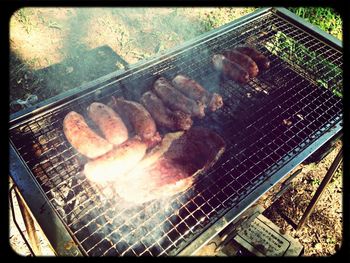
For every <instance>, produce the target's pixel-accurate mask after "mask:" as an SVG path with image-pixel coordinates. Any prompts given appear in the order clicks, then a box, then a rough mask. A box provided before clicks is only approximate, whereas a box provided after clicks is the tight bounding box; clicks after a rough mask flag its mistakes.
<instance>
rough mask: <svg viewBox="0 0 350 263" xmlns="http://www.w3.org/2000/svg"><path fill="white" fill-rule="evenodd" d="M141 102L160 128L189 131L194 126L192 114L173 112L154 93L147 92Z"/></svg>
mask: <svg viewBox="0 0 350 263" xmlns="http://www.w3.org/2000/svg"><path fill="white" fill-rule="evenodd" d="M140 102H141V104H142V105H143V106H145V108H146V109H147V110H148V111H149V112H150V114H151V115H152V117H153V119H154V120H155V121H156V123H157V125H159V126H162V127H165V128H167V129H169V130H171V131H179V130H188V129H189V128H190V127H191V126H192V123H193V121H192V119H191V115H190V114H187V113H184V112H182V111H171V110H170V109H169V108H167V107H166V106H165V105H164V103H163V101H162V100H161V99H160V98H158V97H157V95H156V94H154V92H152V91H147V92H145V93H144V94H143V95H142V97H141V100H140Z"/></svg>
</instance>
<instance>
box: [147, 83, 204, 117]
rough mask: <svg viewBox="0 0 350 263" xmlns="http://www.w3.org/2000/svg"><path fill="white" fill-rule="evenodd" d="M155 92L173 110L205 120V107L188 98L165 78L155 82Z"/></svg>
mask: <svg viewBox="0 0 350 263" xmlns="http://www.w3.org/2000/svg"><path fill="white" fill-rule="evenodd" d="M153 89H154V92H155V93H156V94H157V96H158V97H159V98H160V99H161V100H162V101H163V102H164V104H165V105H166V106H168V107H169V108H170V109H172V110H179V111H183V112H185V113H187V114H190V115H191V116H193V117H198V118H203V117H204V116H205V113H204V105H203V104H202V103H200V102H199V103H197V102H195V101H194V100H192V99H190V98H188V97H186V96H185V95H183V94H182V93H181V92H180V91H178V90H177V89H175V88H174V87H173V86H172V85H171V84H170V82H169V81H168V80H167V79H165V78H164V77H160V78H159V79H157V80H156V81H155V82H154V85H153Z"/></svg>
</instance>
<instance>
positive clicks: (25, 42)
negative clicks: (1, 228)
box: [10, 8, 343, 256]
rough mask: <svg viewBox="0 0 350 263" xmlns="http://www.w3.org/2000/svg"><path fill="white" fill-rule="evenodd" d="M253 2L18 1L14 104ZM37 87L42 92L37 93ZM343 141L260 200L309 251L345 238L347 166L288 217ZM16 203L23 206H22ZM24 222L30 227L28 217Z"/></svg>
mask: <svg viewBox="0 0 350 263" xmlns="http://www.w3.org/2000/svg"><path fill="white" fill-rule="evenodd" d="M252 10H253V9H252V8H236V9H232V8H220V9H218V8H157V9H144V8H132V9H126V8H121V9H111V8H105V9H100V8H78V9H76V8H26V9H21V10H19V11H18V12H17V13H15V14H14V15H13V16H12V18H11V21H10V52H11V53H10V55H11V56H10V103H11V104H10V112H11V113H13V112H16V111H18V110H20V109H22V108H24V107H26V106H28V105H30V104H33V103H36V102H38V101H42V100H45V99H48V98H51V97H53V96H55V95H58V94H61V93H62V92H64V91H67V90H70V89H72V88H75V87H77V86H79V85H81V84H83V83H84V82H87V81H90V80H92V79H95V78H97V77H99V76H103V75H106V74H107V73H110V72H113V71H115V70H116V69H121V68H123V67H125V66H126V65H128V64H133V63H136V62H137V61H139V60H142V59H145V58H148V57H150V56H152V55H155V54H158V53H159V52H162V51H164V50H167V49H169V48H171V47H174V46H177V45H179V44H180V43H183V42H184V41H186V40H189V39H192V38H194V37H196V36H198V35H200V34H202V33H203V32H205V31H208V30H210V29H211V28H215V27H217V26H220V25H222V24H225V23H227V22H229V21H231V20H233V19H236V18H238V17H240V16H243V15H245V14H247V13H249V12H251V11H252ZM101 47H102V48H101ZM58 63H60V64H58ZM34 95H35V96H37V100H36V99H35V98H34V99H33V96H34ZM31 96H32V97H31ZM28 98H31V99H32V101H30V100H28ZM340 147H341V142H338V143H337V147H336V148H335V149H334V150H333V151H332V152H331V153H330V154H329V155H328V156H326V158H324V159H323V160H322V161H321V162H319V163H311V164H309V165H301V166H300V167H299V168H302V172H301V173H300V174H299V175H298V176H297V177H296V178H295V179H294V180H293V181H292V184H291V188H290V189H289V190H288V191H287V192H286V193H285V194H284V195H283V196H282V197H281V198H279V199H278V200H277V201H275V202H274V203H271V201H269V198H268V197H269V196H271V195H272V193H274V192H275V191H276V189H278V186H276V187H274V189H272V190H271V191H270V192H268V193H267V194H266V195H265V196H264V197H263V198H262V200H261V201H260V202H261V203H262V205H263V206H264V207H265V208H266V211H265V213H264V214H265V216H267V217H268V218H269V219H270V220H272V221H273V222H274V223H275V224H276V225H278V226H279V227H280V228H281V229H282V230H283V231H285V232H287V233H289V234H290V235H292V236H293V237H295V238H297V239H298V240H299V241H300V242H301V243H302V245H303V246H304V255H305V256H328V255H332V254H334V253H336V251H337V250H338V249H339V248H340V246H341V242H342V224H343V223H342V189H343V188H342V174H343V173H342V168H340V169H339V170H338V171H337V173H336V174H335V176H334V178H333V179H332V181H331V183H330V184H329V186H328V187H327V189H326V191H325V192H324V194H323V196H322V198H321V199H320V200H319V202H318V203H317V206H316V209H315V211H314V213H313V214H312V215H311V217H310V219H309V221H308V222H307V224H306V225H305V227H304V228H303V229H301V230H300V231H298V232H296V231H295V230H294V229H293V227H292V225H291V224H290V223H288V222H287V221H286V219H285V218H286V217H288V218H290V219H291V220H292V221H293V222H294V223H297V222H298V219H299V218H300V217H301V215H302V213H303V211H304V210H305V208H306V207H307V205H308V203H309V201H310V199H311V197H312V195H313V193H314V192H315V191H316V189H317V186H318V185H319V184H320V182H321V181H322V179H323V176H324V175H325V173H326V171H327V169H328V168H329V166H330V164H331V162H332V160H333V159H334V157H335V156H336V154H337V151H338V150H339V148H340ZM16 207H17V206H16ZM16 209H17V213H18V207H17V208H16ZM281 212H282V213H281ZM281 214H284V215H285V217H282V216H281ZM11 216H12V215H10V244H11V246H12V247H13V249H14V250H15V251H16V252H17V253H19V254H22V255H28V254H29V250H28V249H27V247H26V245H25V243H24V242H23V240H22V238H21V236H20V235H19V233H18V231H17V229H16V228H15V227H14V224H13V220H12V217H11ZM21 229H22V230H23V231H24V234H26V233H25V230H24V226H23V224H22V225H21ZM40 242H41V244H42V245H43V247H44V248H43V249H42V253H43V254H45V255H49V254H50V253H51V251H50V249H49V247H48V246H47V243H46V241H45V238H44V237H41V236H40Z"/></svg>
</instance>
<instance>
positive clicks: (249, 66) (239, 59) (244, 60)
mask: <svg viewBox="0 0 350 263" xmlns="http://www.w3.org/2000/svg"><path fill="white" fill-rule="evenodd" d="M223 55H224V56H225V57H226V58H227V59H228V60H230V61H233V62H236V63H237V64H238V65H240V66H241V67H242V68H244V69H245V70H246V71H247V72H248V74H249V76H250V77H252V78H254V77H256V76H257V75H258V73H259V68H258V65H257V64H256V63H255V61H254V60H253V59H251V58H250V57H249V56H247V55H245V54H243V53H241V52H239V51H237V50H226V51H224V52H223Z"/></svg>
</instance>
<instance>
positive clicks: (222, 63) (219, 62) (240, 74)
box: [212, 54, 249, 83]
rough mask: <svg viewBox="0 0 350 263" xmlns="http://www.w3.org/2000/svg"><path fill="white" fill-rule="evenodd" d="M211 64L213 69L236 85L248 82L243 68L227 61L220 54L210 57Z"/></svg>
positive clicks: (247, 76)
mask: <svg viewBox="0 0 350 263" xmlns="http://www.w3.org/2000/svg"><path fill="white" fill-rule="evenodd" d="M212 62H213V65H214V68H215V69H217V70H219V71H221V72H222V73H223V74H224V76H226V77H228V78H230V79H232V80H234V81H236V82H238V83H247V81H248V80H249V74H248V72H247V71H246V70H245V69H244V68H242V67H241V66H240V65H238V64H237V63H235V62H233V61H230V60H228V59H227V58H226V57H225V56H224V55H222V54H215V55H214V56H213V57H212Z"/></svg>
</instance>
